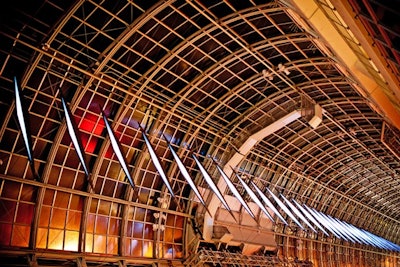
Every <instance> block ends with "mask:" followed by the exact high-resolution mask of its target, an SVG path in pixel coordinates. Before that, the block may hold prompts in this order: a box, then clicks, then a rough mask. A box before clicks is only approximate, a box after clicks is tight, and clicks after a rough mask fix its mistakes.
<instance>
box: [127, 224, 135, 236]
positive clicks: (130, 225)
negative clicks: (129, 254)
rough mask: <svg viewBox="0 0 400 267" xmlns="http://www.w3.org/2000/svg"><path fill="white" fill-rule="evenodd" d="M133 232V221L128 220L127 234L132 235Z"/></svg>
mask: <svg viewBox="0 0 400 267" xmlns="http://www.w3.org/2000/svg"><path fill="white" fill-rule="evenodd" d="M132 234H133V222H132V221H128V223H127V227H126V236H132Z"/></svg>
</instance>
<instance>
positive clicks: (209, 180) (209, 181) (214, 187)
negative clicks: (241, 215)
mask: <svg viewBox="0 0 400 267" xmlns="http://www.w3.org/2000/svg"><path fill="white" fill-rule="evenodd" d="M192 157H193V158H194V161H195V162H196V164H197V166H198V167H199V169H200V172H201V174H203V177H204V179H205V180H206V182H207V184H208V185H209V186H210V188H211V190H212V191H213V192H214V194H215V195H216V196H217V197H218V198H219V200H220V201H221V203H222V204H223V205H224V207H225V208H226V209H227V210H228V211H229V213H230V214H231V215H232V217H233V218H234V219H235V220H236V218H235V215H234V214H233V213H232V210H231V208H230V207H229V205H228V202H226V200H225V198H224V196H223V195H222V193H221V191H219V189H218V186H217V185H216V184H215V183H214V181H213V180H212V178H211V176H210V175H209V174H208V172H207V170H206V169H205V168H204V166H203V165H202V164H201V163H200V161H199V160H198V159H197V157H196V156H195V155H194V154H192Z"/></svg>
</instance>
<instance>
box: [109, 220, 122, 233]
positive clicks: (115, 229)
mask: <svg viewBox="0 0 400 267" xmlns="http://www.w3.org/2000/svg"><path fill="white" fill-rule="evenodd" d="M119 224H120V220H119V219H115V218H110V227H109V229H108V234H110V235H118V234H119Z"/></svg>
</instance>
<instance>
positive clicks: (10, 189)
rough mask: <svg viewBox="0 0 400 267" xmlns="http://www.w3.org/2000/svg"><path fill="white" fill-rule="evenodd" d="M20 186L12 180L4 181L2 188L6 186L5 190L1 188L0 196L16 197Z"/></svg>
mask: <svg viewBox="0 0 400 267" xmlns="http://www.w3.org/2000/svg"><path fill="white" fill-rule="evenodd" d="M22 171H23V169H22ZM20 187H21V184H20V183H17V182H12V181H4V188H7V190H2V192H1V196H2V197H4V198H11V199H18V194H19V188H20Z"/></svg>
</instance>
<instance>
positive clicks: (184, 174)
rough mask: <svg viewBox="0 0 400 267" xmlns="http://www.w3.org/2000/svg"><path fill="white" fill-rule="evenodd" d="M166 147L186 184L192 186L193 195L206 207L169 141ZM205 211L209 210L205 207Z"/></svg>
mask: <svg viewBox="0 0 400 267" xmlns="http://www.w3.org/2000/svg"><path fill="white" fill-rule="evenodd" d="M164 138H165V136H164ZM165 140H166V138H165ZM167 142H168V140H167ZM168 148H169V150H170V151H171V153H172V156H174V159H175V161H176V163H177V164H178V168H179V170H180V171H181V173H182V175H183V177H185V179H186V181H187V182H188V184H189V185H190V187H191V188H192V190H193V192H194V193H195V195H196V196H197V198H198V199H199V200H200V202H201V204H203V206H204V207H205V208H206V209H207V205H206V203H205V202H204V199H203V197H202V196H201V194H200V192H199V189H198V188H197V186H196V185H195V183H194V181H193V179H192V178H191V177H190V175H189V172H188V171H187V169H186V167H185V165H183V162H182V160H181V159H180V158H179V156H178V154H176V152H175V150H174V148H173V147H172V145H171V143H169V142H168ZM207 212H209V211H208V209H207Z"/></svg>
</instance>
